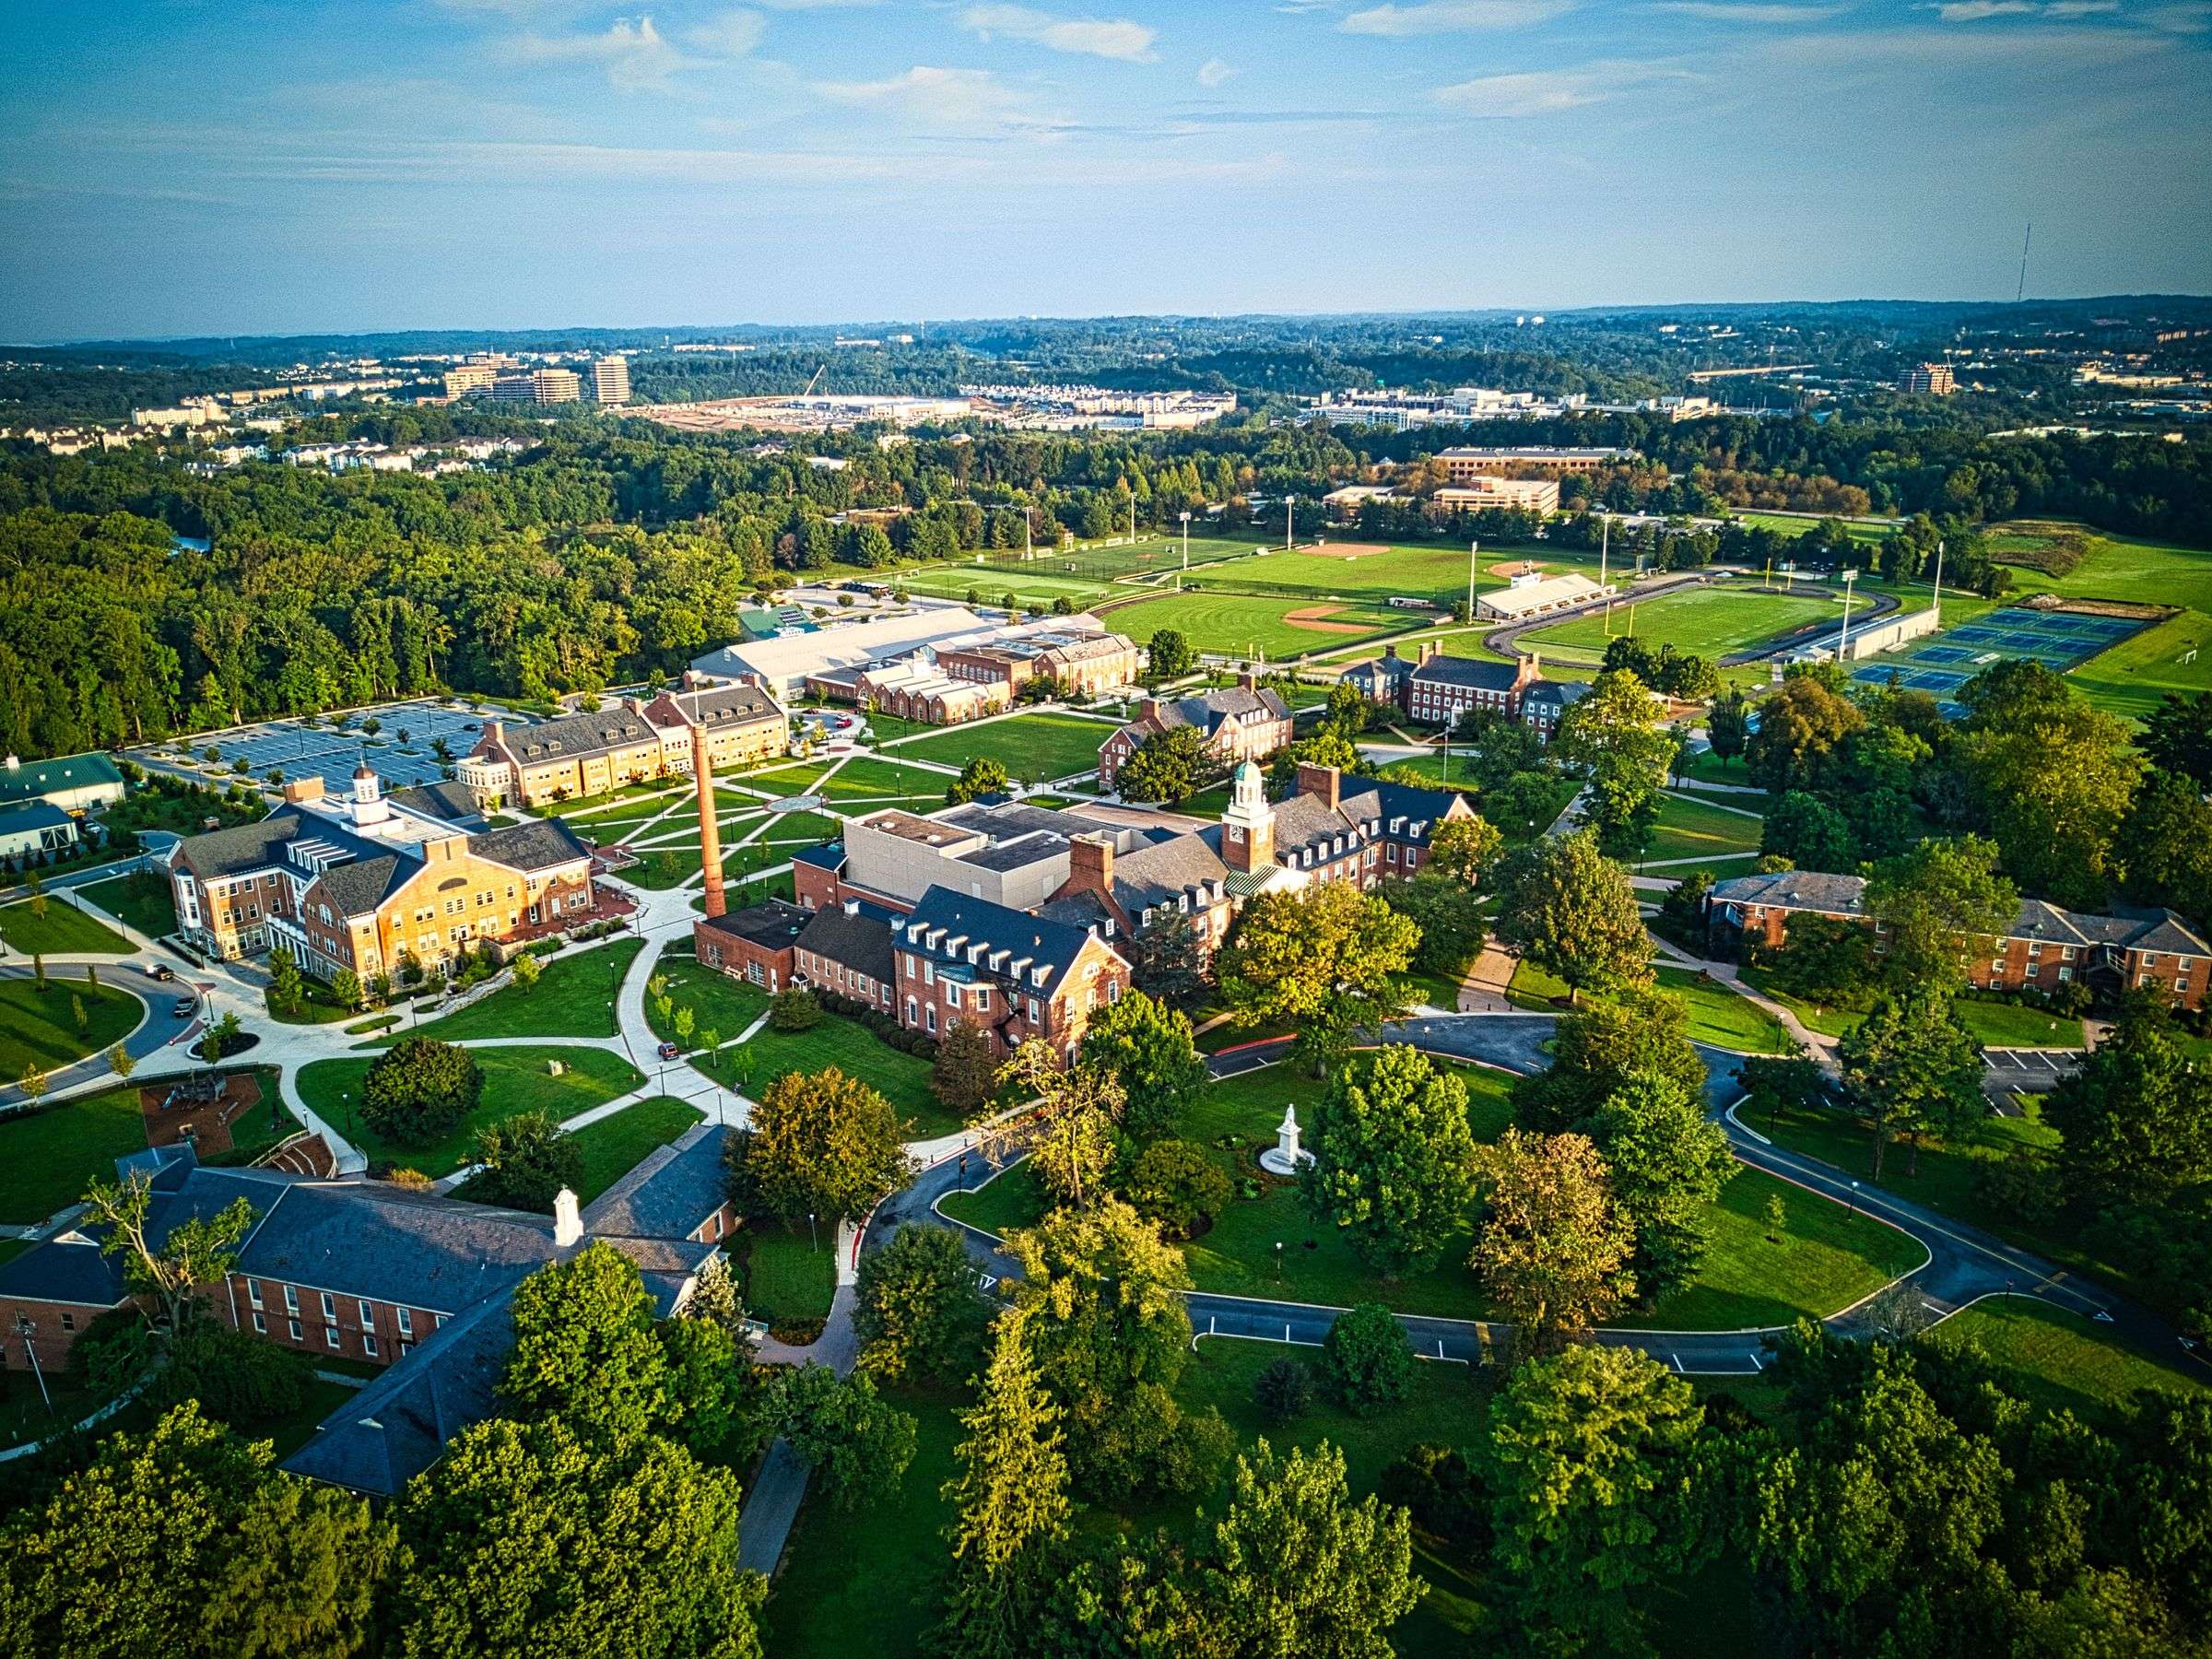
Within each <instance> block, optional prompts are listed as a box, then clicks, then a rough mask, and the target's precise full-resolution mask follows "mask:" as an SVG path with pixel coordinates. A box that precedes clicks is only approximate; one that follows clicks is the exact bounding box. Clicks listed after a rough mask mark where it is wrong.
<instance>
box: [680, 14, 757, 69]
mask: <svg viewBox="0 0 2212 1659" xmlns="http://www.w3.org/2000/svg"><path fill="white" fill-rule="evenodd" d="M767 32H768V19H767V18H764V17H762V16H761V15H760V14H759V12H757V11H726V12H724V13H723V14H722V15H721V16H720V17H715V18H708V19H707V20H706V21H705V22H703V23H700V24H698V25H697V26H695V27H694V28H691V29H687V30H685V31H684V39H685V40H686V41H689V42H690V43H691V44H692V45H694V46H696V47H698V48H699V50H700V51H701V52H703V53H707V54H708V55H709V56H711V57H724V58H740V57H745V56H747V55H748V54H749V53H751V52H752V50H753V48H754V47H756V46H758V45H759V44H760V37H761V36H762V35H763V34H765V33H767Z"/></svg>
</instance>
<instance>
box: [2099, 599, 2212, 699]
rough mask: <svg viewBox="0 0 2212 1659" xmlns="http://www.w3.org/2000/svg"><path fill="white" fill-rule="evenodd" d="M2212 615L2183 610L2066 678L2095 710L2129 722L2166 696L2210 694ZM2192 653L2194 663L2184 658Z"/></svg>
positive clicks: (2103, 653)
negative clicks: (2206, 692) (2092, 704)
mask: <svg viewBox="0 0 2212 1659" xmlns="http://www.w3.org/2000/svg"><path fill="white" fill-rule="evenodd" d="M2207 646H2212V617H2207V616H2206V615H2205V614H2204V612H2202V611H2183V613H2182V614H2181V615H2180V616H2178V617H2172V618H2168V619H2167V620H2166V621H2164V622H2161V623H2159V625H2158V626H2157V627H2156V628H2151V629H2145V630H2144V631H2143V632H2141V633H2139V634H2137V635H2136V637H2135V638H2134V639H2132V640H2123V641H2120V643H2119V644H2117V645H2115V646H2113V647H2112V649H2111V650H2110V651H2107V652H2101V653H2099V654H2098V655H2096V656H2093V657H2091V658H2090V659H2089V660H2088V662H2086V663H2084V664H2082V665H2080V666H2079V667H2078V668H2076V669H2074V670H2072V671H2071V672H2070V673H2068V675H2067V676H2066V677H2067V679H2069V680H2070V681H2072V682H2073V685H2074V688H2075V689H2076V690H2077V691H2079V692H2080V693H2081V694H2082V695H2083V696H2084V697H2086V698H2088V700H2090V701H2091V702H2093V703H2095V704H2097V705H2098V707H2100V708H2102V709H2106V710H2109V711H2110V712H2112V713H2114V714H2119V715H2124V716H2125V717H2126V718H2127V719H2129V720H2141V719H2144V718H2145V717H2146V716H2147V715H2148V714H2149V713H2150V712H2151V711H2152V710H2153V709H2156V708H2157V707H2158V706H2159V701H2160V700H2161V699H2163V698H2165V697H2166V696H2168V695H2169V694H2171V695H2173V696H2176V697H2188V696H2194V694H2195V693H2197V692H2199V691H2212V651H2208V650H2206V647H2207ZM2191 653H2195V660H2194V661H2193V662H2183V660H2182V659H2183V657H2186V656H2189V655H2190V654H2191Z"/></svg>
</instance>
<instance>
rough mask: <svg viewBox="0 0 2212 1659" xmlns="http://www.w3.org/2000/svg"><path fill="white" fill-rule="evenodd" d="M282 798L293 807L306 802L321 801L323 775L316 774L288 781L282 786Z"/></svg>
mask: <svg viewBox="0 0 2212 1659" xmlns="http://www.w3.org/2000/svg"><path fill="white" fill-rule="evenodd" d="M284 798H285V799H286V800H288V801H289V802H291V803H292V804H293V805H294V806H300V805H302V804H303V803H305V802H308V801H319V800H321V799H322V798H323V774H322V773H320V772H317V773H316V774H315V775H314V776H312V777H310V778H292V779H289V780H288V781H287V782H286V783H285V786H284Z"/></svg>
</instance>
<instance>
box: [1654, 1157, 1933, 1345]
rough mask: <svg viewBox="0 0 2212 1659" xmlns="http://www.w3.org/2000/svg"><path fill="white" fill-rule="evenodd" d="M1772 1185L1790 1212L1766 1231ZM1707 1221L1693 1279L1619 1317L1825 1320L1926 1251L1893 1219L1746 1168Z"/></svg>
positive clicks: (1661, 1322)
mask: <svg viewBox="0 0 2212 1659" xmlns="http://www.w3.org/2000/svg"><path fill="white" fill-rule="evenodd" d="M1777 1194H1779V1195H1780V1196H1781V1198H1782V1201H1783V1206H1784V1208H1785V1210H1786V1211H1787V1214H1788V1220H1787V1222H1786V1224H1785V1225H1784V1226H1783V1229H1782V1230H1781V1231H1780V1233H1779V1234H1777V1235H1775V1236H1774V1237H1773V1238H1770V1237H1769V1236H1768V1230H1767V1201H1768V1200H1769V1199H1770V1198H1771V1197H1774V1196H1775V1195H1777ZM1705 1227H1706V1236H1707V1238H1708V1239H1709V1240H1710V1245H1709V1248H1708V1249H1707V1250H1706V1253H1705V1260H1704V1261H1703V1263H1702V1264H1700V1266H1699V1268H1698V1277H1696V1279H1694V1280H1693V1281H1691V1282H1690V1283H1689V1284H1688V1285H1686V1286H1684V1287H1683V1288H1681V1289H1680V1290H1678V1291H1677V1292H1676V1293H1675V1294H1674V1295H1672V1296H1669V1297H1667V1298H1665V1300H1662V1301H1660V1302H1659V1303H1657V1304H1656V1305H1655V1306H1654V1307H1653V1309H1652V1311H1651V1312H1648V1313H1639V1314H1635V1315H1632V1316H1630V1318H1628V1319H1625V1320H1622V1321H1620V1322H1619V1323H1620V1324H1630V1325H1638V1326H1641V1327H1642V1328H1643V1329H1645V1330H1652V1331H1717V1330H1733V1329H1739V1328H1743V1327H1746V1326H1756V1325H1777V1324H1789V1323H1790V1322H1791V1321H1793V1320H1794V1319H1797V1318H1799V1317H1805V1318H1811V1319H1824V1318H1826V1317H1827V1316H1828V1315H1829V1314H1830V1313H1835V1312H1840V1311H1841V1310H1842V1309H1844V1308H1848V1307H1850V1306H1851V1304H1852V1303H1853V1302H1855V1301H1857V1300H1860V1299H1861V1298H1863V1297H1867V1296H1871V1295H1873V1294H1874V1293H1875V1292H1876V1291H1877V1290H1879V1289H1880V1288H1882V1287H1883V1286H1884V1285H1886V1284H1888V1282H1889V1281H1890V1280H1891V1279H1893V1278H1896V1277H1898V1276H1899V1275H1900V1274H1904V1273H1910V1272H1912V1269H1913V1268H1915V1267H1917V1266H1919V1265H1921V1263H1922V1262H1923V1261H1924V1260H1925V1259H1926V1256H1927V1253H1926V1252H1925V1251H1924V1250H1922V1249H1921V1247H1920V1246H1919V1245H1918V1244H1915V1243H1914V1242H1913V1241H1912V1240H1911V1239H1909V1238H1907V1237H1906V1236H1905V1235H1904V1234H1903V1233H1901V1232H1899V1231H1898V1230H1896V1229H1895V1228H1892V1227H1885V1226H1883V1225H1882V1224H1881V1223H1880V1222H1879V1221H1876V1220H1872V1219H1870V1218H1867V1217H1865V1216H1851V1215H1850V1214H1849V1213H1848V1211H1847V1210H1846V1209H1845V1207H1844V1206H1841V1205H1840V1204H1835V1203H1832V1202H1830V1200H1828V1199H1826V1198H1823V1197H1820V1196H1819V1195H1818V1194H1814V1193H1808V1192H1806V1190H1805V1189H1804V1188H1803V1187H1799V1186H1793V1185H1791V1184H1790V1183H1789V1182H1786V1181H1777V1180H1775V1179H1774V1178H1773V1177H1772V1176H1771V1175H1767V1174H1764V1173H1762V1172H1761V1171H1758V1170H1752V1169H1744V1168H1739V1169H1738V1170H1737V1171H1736V1172H1735V1180H1733V1181H1731V1182H1729V1183H1728V1184H1727V1186H1726V1187H1724V1188H1723V1189H1722V1192H1721V1196H1720V1200H1719V1202H1718V1203H1716V1204H1714V1205H1713V1206H1712V1207H1711V1208H1710V1209H1708V1210H1707V1211H1706V1212H1705Z"/></svg>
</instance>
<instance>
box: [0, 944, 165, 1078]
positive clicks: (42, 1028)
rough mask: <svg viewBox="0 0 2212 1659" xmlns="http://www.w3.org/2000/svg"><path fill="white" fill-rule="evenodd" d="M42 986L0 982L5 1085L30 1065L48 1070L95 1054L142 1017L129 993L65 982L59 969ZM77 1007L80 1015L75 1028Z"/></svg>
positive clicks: (0, 1065)
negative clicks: (81, 1021) (80, 1023)
mask: <svg viewBox="0 0 2212 1659" xmlns="http://www.w3.org/2000/svg"><path fill="white" fill-rule="evenodd" d="M82 972H83V970H82V969H78V970H76V973H79V974H81V973H82ZM79 1003H81V1004H82V1005H83V1006H84V1010H85V1022H84V1024H83V1026H82V1027H81V1028H80V1027H79V1026H78V1024H77V1022H76V1004H79ZM145 1012H146V1007H145V1005H144V1004H143V1003H141V1002H140V1001H139V1000H138V999H137V998H136V997H135V996H134V995H132V994H130V993H129V992H127V991H117V990H115V989H113V988H112V987H111V986H108V985H91V984H88V983H86V982H85V981H84V980H82V979H81V978H76V977H65V976H64V974H63V971H61V970H60V969H54V970H52V971H50V972H49V973H48V975H47V988H46V990H45V991H44V992H41V991H40V989H39V987H38V984H37V982H35V981H32V980H27V979H20V980H19V979H10V980H0V1077H5V1078H6V1079H7V1080H8V1081H10V1082H13V1081H14V1080H15V1079H16V1078H18V1077H21V1076H22V1075H23V1074H24V1072H26V1071H27V1070H29V1069H30V1068H31V1067H33V1066H36V1067H37V1068H38V1069H39V1070H41V1071H52V1070H53V1068H54V1067H55V1066H57V1065H68V1064H69V1063H70V1062H71V1061H73V1060H81V1059H83V1058H84V1057H85V1056H86V1055H87V1054H94V1053H99V1052H100V1050H101V1049H104V1048H106V1047H107V1046H108V1045H109V1044H110V1043H112V1042H115V1041H119V1040H120V1039H122V1038H123V1037H125V1036H127V1035H128V1034H129V1033H130V1032H131V1031H133V1030H135V1029H136V1028H137V1025H138V1021H139V1019H140V1018H141V1017H142V1016H143V1015H144V1014H145Z"/></svg>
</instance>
